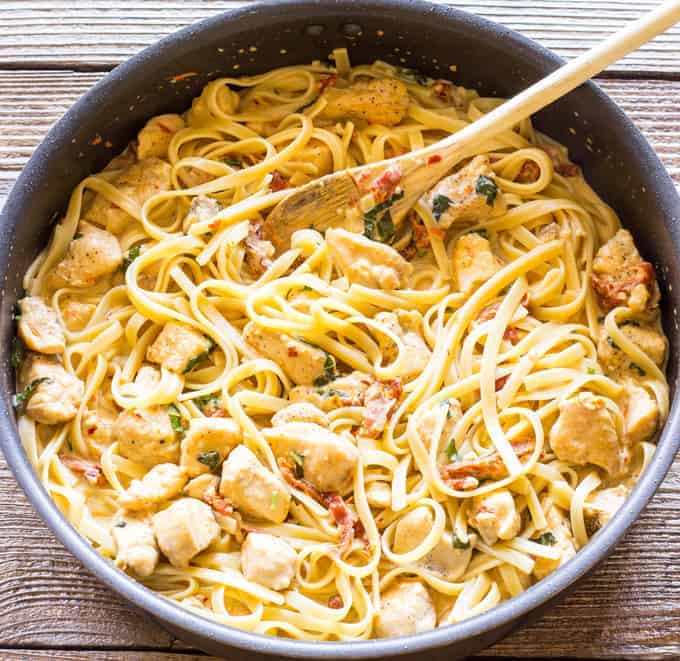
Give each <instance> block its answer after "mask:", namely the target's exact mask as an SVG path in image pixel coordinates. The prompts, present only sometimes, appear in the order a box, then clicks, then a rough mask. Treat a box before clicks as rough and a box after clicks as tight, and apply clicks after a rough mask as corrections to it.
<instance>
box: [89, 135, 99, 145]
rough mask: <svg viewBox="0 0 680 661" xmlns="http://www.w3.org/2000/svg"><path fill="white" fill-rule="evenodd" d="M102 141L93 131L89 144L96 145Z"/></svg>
mask: <svg viewBox="0 0 680 661" xmlns="http://www.w3.org/2000/svg"><path fill="white" fill-rule="evenodd" d="M101 142H102V137H101V135H99V133H95V135H94V138H92V140H90V144H91V145H98V144H100V143H101Z"/></svg>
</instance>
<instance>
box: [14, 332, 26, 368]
mask: <svg viewBox="0 0 680 661" xmlns="http://www.w3.org/2000/svg"><path fill="white" fill-rule="evenodd" d="M24 354H25V347H24V343H23V342H22V341H21V338H20V337H18V336H16V335H15V336H14V337H13V338H12V354H11V358H10V361H11V363H12V367H13V368H14V369H15V370H18V369H19V368H20V367H21V363H22V362H23V361H24Z"/></svg>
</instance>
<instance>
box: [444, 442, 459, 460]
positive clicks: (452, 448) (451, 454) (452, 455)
mask: <svg viewBox="0 0 680 661" xmlns="http://www.w3.org/2000/svg"><path fill="white" fill-rule="evenodd" d="M444 452H446V456H447V457H448V458H449V461H460V459H461V457H460V455H459V454H458V451H457V450H456V439H455V438H452V439H451V440H450V441H449V444H448V445H447V446H446V450H444Z"/></svg>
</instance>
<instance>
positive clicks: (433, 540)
mask: <svg viewBox="0 0 680 661" xmlns="http://www.w3.org/2000/svg"><path fill="white" fill-rule="evenodd" d="M334 60H335V63H336V66H332V65H327V64H323V63H319V62H315V63H313V64H311V65H307V66H291V67H284V68H279V69H274V70H272V71H269V72H267V73H264V74H262V75H257V76H250V77H245V78H221V79H218V80H214V81H212V82H210V83H209V84H208V85H207V86H206V87H205V88H204V90H203V91H202V93H201V95H200V96H199V97H198V98H197V99H195V100H194V102H193V105H192V107H191V108H190V109H189V110H188V111H187V112H186V113H184V115H182V116H179V115H162V116H159V117H157V118H154V119H152V120H150V121H149V123H148V124H147V125H146V127H145V128H144V129H143V130H142V132H140V134H139V136H138V138H137V140H136V141H134V142H133V143H132V144H131V146H130V147H129V148H128V149H127V150H126V151H125V152H124V153H123V154H121V155H120V156H118V157H117V158H115V159H114V160H113V161H112V162H111V164H110V165H109V166H108V167H107V168H106V169H105V170H104V171H103V172H102V173H100V174H97V175H93V176H90V177H88V178H86V179H85V180H84V181H83V182H82V183H80V184H79V185H78V186H77V187H76V188H75V190H74V191H73V194H72V196H71V199H70V202H69V205H68V208H67V210H66V213H65V215H64V217H63V218H62V219H61V221H60V222H59V224H58V225H57V227H56V229H55V231H54V233H53V235H52V238H51V241H50V243H49V245H48V246H47V247H46V248H45V250H44V251H43V252H42V253H41V254H40V255H39V256H38V258H37V259H36V260H35V262H34V264H33V265H32V266H31V268H30V269H29V271H28V273H27V274H26V277H25V288H26V291H27V297H26V298H25V299H23V300H22V301H21V302H20V305H19V308H20V309H19V313H18V326H19V328H18V339H17V343H16V345H15V352H14V355H13V357H14V359H15V366H16V367H17V369H18V385H19V392H18V394H17V407H18V411H19V423H18V426H19V433H20V435H21V438H22V441H23V443H24V447H25V449H26V452H27V454H28V456H29V458H30V460H31V462H32V463H33V464H34V466H35V469H36V470H37V471H38V472H39V474H40V477H41V479H42V481H43V483H44V485H45V488H46V489H47V490H48V491H49V493H50V494H51V495H52V497H53V498H54V499H55V501H56V503H57V504H58V506H59V507H60V508H61V510H62V511H63V512H64V515H65V516H66V517H67V519H68V520H69V521H70V522H71V523H72V524H73V525H74V526H75V527H76V528H77V529H78V530H79V531H80V533H81V534H83V535H84V536H85V537H86V538H87V539H88V540H89V541H90V542H91V543H92V545H93V546H94V547H95V548H96V549H97V550H98V551H99V552H100V553H101V554H102V555H104V556H105V557H107V558H110V559H111V561H112V562H115V563H116V565H117V566H119V567H120V568H122V569H125V570H127V571H128V572H129V573H130V574H131V575H132V576H134V577H135V578H137V579H138V580H140V581H142V582H143V583H144V584H145V585H147V586H148V587H149V588H151V589H152V590H155V591H157V592H158V593H160V594H162V595H164V596H165V597H167V598H168V599H171V600H174V601H177V602H179V603H181V604H183V605H184V606H185V607H187V608H189V609H190V610H191V611H193V612H195V613H198V614H200V615H203V616H205V617H209V618H212V619H214V620H216V621H217V622H221V623H224V624H226V625H229V626H235V627H239V628H242V629H246V630H249V631H254V632H260V633H267V634H273V635H280V636H288V637H293V638H299V639H306V640H309V639H314V640H355V639H362V638H364V639H365V638H371V637H376V636H390V635H399V634H404V633H415V632H417V631H424V630H427V629H430V628H433V627H435V626H444V625H447V624H451V623H455V622H459V621H461V620H464V619H466V618H469V617H472V616H474V615H477V614H479V613H482V612H484V611H486V610H488V609H490V608H493V607H494V606H495V605H497V604H498V603H500V602H501V601H503V600H505V599H509V598H512V597H514V596H516V595H518V594H520V593H521V592H523V591H524V590H526V589H527V588H528V587H529V586H530V585H531V584H532V583H533V582H535V581H536V580H540V579H541V578H543V577H544V576H546V575H547V574H549V573H550V572H551V571H553V570H555V569H557V568H558V567H559V566H560V565H562V564H564V563H565V562H567V561H568V560H569V559H570V558H571V557H573V555H575V553H576V552H577V551H578V549H580V548H581V547H582V546H584V545H585V544H587V543H588V540H589V538H590V537H591V536H592V535H593V534H595V533H596V531H597V530H598V529H599V528H600V527H602V526H603V525H605V524H606V522H607V521H608V520H609V519H610V518H611V517H612V516H613V515H614V513H615V512H616V510H617V508H618V507H619V506H620V505H621V503H622V502H623V500H624V499H625V497H626V496H627V494H628V492H629V491H630V489H631V488H632V486H633V485H634V483H635V480H636V478H637V476H638V475H639V474H640V472H641V471H642V470H644V467H645V466H646V465H647V464H648V463H649V461H650V458H651V456H652V454H653V452H654V445H653V442H654V439H655V434H656V433H657V430H658V428H659V427H660V426H661V425H662V423H663V421H664V420H665V418H666V416H667V414H668V407H669V401H668V385H667V383H666V379H665V376H664V360H665V353H666V339H665V337H664V335H663V333H662V331H661V327H660V322H659V313H658V289H657V284H656V280H655V276H654V272H653V269H652V267H651V265H650V264H648V263H647V262H645V261H644V260H643V259H642V258H641V257H640V255H639V254H638V252H637V250H636V248H635V245H634V243H633V242H632V239H631V237H630V235H629V234H628V233H627V232H625V231H624V230H621V229H620V223H619V220H618V218H617V216H616V214H615V213H614V211H613V210H612V209H611V208H609V207H608V206H607V205H606V204H605V203H604V202H603V201H602V200H600V198H599V197H598V196H597V195H596V193H595V192H594V191H593V190H592V189H591V188H590V187H589V186H588V184H587V183H586V181H585V180H584V178H583V176H582V175H581V172H580V170H579V168H578V167H577V166H575V165H574V164H573V163H571V162H570V161H569V159H568V155H567V153H566V150H565V149H564V148H563V147H562V146H560V145H559V144H557V143H555V142H553V141H552V140H550V139H549V138H548V137H546V136H544V135H542V134H541V133H539V132H538V131H536V130H535V129H534V128H533V126H532V124H531V121H530V120H526V121H523V122H521V123H520V124H519V125H517V126H516V127H515V128H514V129H513V130H512V131H504V132H502V133H500V134H498V135H497V136H496V137H495V138H494V139H493V140H491V141H488V142H487V143H484V144H480V145H478V148H477V149H475V150H474V153H469V154H467V155H466V158H465V159H464V160H463V161H462V162H461V163H460V164H459V165H458V166H457V167H456V168H455V169H454V171H453V173H452V174H451V175H450V176H449V177H447V178H445V179H444V180H443V181H442V182H440V183H439V184H437V186H435V188H434V189H433V190H432V191H430V192H429V193H427V194H426V195H424V196H423V197H422V198H421V200H420V201H419V202H418V203H417V204H416V206H415V207H414V209H412V210H411V211H410V212H409V213H408V215H407V217H406V219H404V220H402V221H400V222H399V219H393V218H392V217H391V215H390V210H389V207H390V204H391V203H392V202H393V201H394V199H395V196H397V199H398V196H399V195H400V191H401V189H400V187H399V184H400V173H399V172H398V170H388V171H387V173H386V174H385V176H382V177H380V178H379V179H378V180H375V181H372V182H362V185H364V184H365V188H364V189H362V193H363V195H362V197H361V199H360V200H358V201H357V205H358V208H359V209H360V214H359V216H360V217H363V234H361V231H360V230H356V229H351V228H349V225H348V223H349V220H346V218H345V216H344V215H343V214H342V213H339V215H338V227H336V228H333V229H332V230H327V231H325V230H324V228H317V227H314V226H311V227H309V226H304V227H297V226H295V225H294V226H293V228H292V229H294V230H295V231H292V232H289V233H290V243H289V245H284V246H280V245H279V244H278V243H277V240H279V239H280V238H281V237H279V236H278V235H277V234H276V232H277V230H281V229H284V228H276V227H273V228H272V227H271V226H270V225H268V221H267V217H268V212H269V211H270V210H271V209H272V207H273V206H274V205H275V204H277V203H278V202H279V201H281V200H282V199H283V198H284V197H285V196H286V195H287V194H288V193H289V190H290V189H291V188H293V187H297V186H300V185H303V184H305V183H306V182H308V181H311V180H313V179H315V178H317V177H319V176H322V175H324V174H328V173H330V172H334V171H339V170H343V169H345V168H350V167H353V166H357V165H361V164H365V163H375V162H378V161H381V160H384V159H387V158H390V157H392V156H395V155H398V154H403V153H406V152H408V151H411V150H415V149H419V148H422V147H424V146H427V145H431V144H433V143H434V142H436V141H437V140H440V139H441V138H443V137H445V136H446V135H448V134H449V133H451V132H455V131H457V130H459V129H460V128H462V127H463V126H465V125H467V124H468V123H470V122H472V121H474V120H475V119H476V118H477V117H480V116H481V115H483V114H484V113H486V112H488V111H489V110H490V109H491V108H493V107H494V106H495V105H497V104H498V103H500V100H498V99H492V98H482V97H480V96H479V95H478V94H477V93H476V92H474V91H472V90H467V89H464V88H462V87H456V86H455V85H453V84H452V83H450V82H448V81H443V80H437V81H435V80H432V79H428V78H425V77H422V76H420V75H419V74H418V73H417V72H413V71H411V70H406V69H402V68H399V67H394V66H392V65H389V64H387V63H385V62H375V63H373V64H371V65H358V66H351V64H350V62H349V58H348V55H347V52H346V51H344V50H340V51H336V52H335V53H334ZM339 211H342V210H339ZM350 216H351V214H349V215H347V219H349V218H350ZM290 222H291V223H293V224H294V223H295V219H294V218H293V219H291V221H290ZM288 229H290V228H288ZM348 229H351V231H347V230H348ZM272 233H273V235H272ZM270 239H271V240H272V241H273V243H272V242H270ZM275 247H276V248H275Z"/></svg>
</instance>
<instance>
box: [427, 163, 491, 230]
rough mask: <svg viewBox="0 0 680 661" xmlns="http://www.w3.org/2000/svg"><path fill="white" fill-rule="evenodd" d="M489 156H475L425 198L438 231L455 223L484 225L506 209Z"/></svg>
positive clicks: (443, 180)
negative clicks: (488, 219) (491, 217)
mask: <svg viewBox="0 0 680 661" xmlns="http://www.w3.org/2000/svg"><path fill="white" fill-rule="evenodd" d="M495 176H496V175H495V174H494V172H493V170H492V169H491V166H490V164H489V157H488V156H475V158H473V159H472V160H471V161H470V162H469V163H468V164H467V165H466V166H465V167H463V168H461V169H460V170H458V172H455V173H454V174H452V175H450V176H448V177H446V178H445V179H442V180H441V181H440V182H439V183H438V184H437V185H436V186H435V187H434V188H433V189H432V190H431V191H429V192H428V193H426V194H425V195H424V197H423V201H424V202H425V204H426V205H427V206H428V207H429V208H430V209H432V211H433V213H434V216H435V219H436V220H437V223H438V225H439V227H441V228H442V229H448V228H449V227H451V225H453V223H455V222H477V223H479V222H482V221H483V220H486V219H487V218H489V217H490V216H491V215H492V213H494V212H500V211H501V210H502V209H503V208H504V202H503V195H502V194H501V192H500V190H499V189H498V187H497V185H496V181H495Z"/></svg>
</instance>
